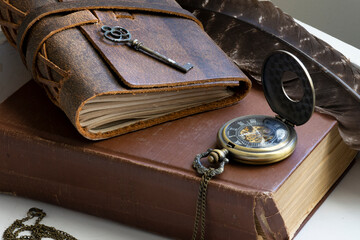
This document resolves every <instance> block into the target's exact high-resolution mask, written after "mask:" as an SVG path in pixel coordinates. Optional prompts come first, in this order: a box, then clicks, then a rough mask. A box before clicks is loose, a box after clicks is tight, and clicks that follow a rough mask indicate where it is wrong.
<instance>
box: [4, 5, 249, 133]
mask: <svg viewBox="0 0 360 240" xmlns="http://www.w3.org/2000/svg"><path fill="white" fill-rule="evenodd" d="M0 24H1V25H2V26H3V27H2V28H3V31H4V33H5V35H6V36H7V38H8V39H9V41H10V42H11V43H12V44H13V45H16V46H17V48H18V50H19V52H20V55H21V56H22V59H23V61H24V63H25V64H26V66H27V67H28V69H29V70H31V72H32V74H33V77H34V79H35V80H36V81H37V82H38V83H40V84H41V85H42V86H43V87H44V88H45V90H46V92H47V94H48V96H49V97H50V99H51V100H52V101H53V102H54V103H55V104H56V105H58V106H59V107H60V108H61V109H62V110H63V111H64V112H65V113H66V115H67V116H68V118H69V119H70V120H71V122H72V123H73V125H75V127H76V128H77V129H78V131H79V132H80V133H81V134H82V135H83V136H85V137H87V138H89V139H102V138H108V137H113V136H116V135H119V134H123V133H127V132H130V131H134V130H138V129H142V128H146V127H149V126H152V125H155V124H159V123H162V122H166V121H169V120H173V119H177V118H181V117H184V116H188V115H191V114H195V113H198V112H203V111H208V110H213V109H217V108H220V107H223V106H227V105H231V104H234V103H235V102H237V101H239V100H240V99H242V98H243V97H244V96H245V95H246V94H247V92H248V90H249V89H250V86H251V82H250V81H249V80H248V79H247V77H246V76H245V75H244V74H243V73H242V72H241V70H239V68H238V67H237V66H236V65H235V64H234V63H233V62H232V61H231V60H230V59H229V58H228V57H227V56H226V54H225V53H224V52H223V51H222V50H221V49H220V48H219V47H218V46H216V44H215V43H214V42H213V41H212V40H211V39H210V38H209V37H208V36H207V34H206V33H205V32H204V31H203V29H202V25H201V23H200V22H199V21H198V20H197V19H196V18H195V17H194V16H193V15H192V14H190V13H189V12H187V11H186V10H184V9H182V8H181V7H180V6H179V5H178V4H177V3H176V2H175V1H173V0H159V1H151V0H135V1H127V0H109V1H97V0H85V1H84V0H73V1H66V0H63V1H58V0H38V1H30V0H26V1H24V0H12V1H7V0H0ZM103 25H109V26H119V25H120V26H122V27H125V28H126V29H128V30H129V31H130V32H131V33H132V36H135V37H136V38H137V39H139V40H140V41H142V42H143V43H144V45H146V46H149V47H150V46H151V48H154V49H156V50H157V51H158V52H160V53H162V54H163V55H165V56H168V57H170V58H172V59H175V60H176V61H178V62H180V63H187V62H190V63H192V64H193V65H194V68H193V69H192V70H190V71H189V72H188V73H186V74H184V73H182V72H179V71H177V70H174V69H173V68H171V67H169V66H167V65H165V64H163V63H161V62H159V61H158V60H155V59H153V58H151V57H149V56H146V55H144V54H143V53H140V52H137V51H134V50H133V49H131V48H129V47H126V46H119V45H118V44H114V43H112V42H110V41H107V40H106V39H104V37H103V34H102V33H101V26H103ZM135 37H134V38H135ZM216 86H225V87H231V88H232V90H233V95H232V96H231V97H228V98H226V99H223V100H216V101H214V102H212V103H210V104H204V105H201V106H200V107H192V108H188V109H185V110H181V111H177V112H174V113H169V114H167V115H165V116H162V117H160V118H157V119H151V120H145V121H139V122H137V123H135V124H132V125H130V126H127V127H124V128H121V129H116V130H113V131H111V132H107V133H91V132H89V131H87V129H86V128H83V127H81V126H80V124H79V112H80V110H81V108H82V106H83V105H84V104H85V102H86V101H87V100H89V99H92V98H94V97H96V96H99V95H104V94H107V95H117V94H131V93H133V94H134V93H136V94H139V93H146V92H159V91H181V90H183V89H190V88H204V90H206V88H211V87H216Z"/></svg>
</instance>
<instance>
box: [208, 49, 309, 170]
mask: <svg viewBox="0 0 360 240" xmlns="http://www.w3.org/2000/svg"><path fill="white" fill-rule="evenodd" d="M289 73H294V74H296V76H297V77H296V78H298V81H299V82H300V86H299V87H298V88H297V89H296V91H297V92H303V94H302V97H301V98H300V99H298V98H297V99H296V100H294V99H293V98H292V97H289V95H288V94H287V91H286V90H285V87H284V81H283V79H284V77H286V76H285V75H289ZM262 85H263V89H264V94H265V97H266V100H267V102H268V104H269V106H270V107H271V109H272V110H273V112H274V113H276V114H277V116H276V117H270V116H263V115H250V116H243V117H239V118H235V119H233V120H230V121H229V122H227V123H226V124H225V125H224V126H222V127H221V128H220V130H219V133H218V144H219V146H221V147H223V148H224V149H226V150H227V151H228V153H229V156H230V158H231V159H232V160H236V161H239V162H243V163H247V164H268V163H274V162H278V161H281V160H283V159H285V158H287V157H288V156H290V155H291V154H292V153H293V151H294V150H295V146H296V142H297V135H296V131H295V129H294V126H299V125H302V124H304V123H306V122H307V121H308V120H309V118H310V117H311V115H312V113H313V112H314V106H315V93H314V86H313V83H312V80H311V77H310V75H309V73H308V71H307V70H306V68H305V66H304V65H303V64H302V63H301V62H300V60H298V59H297V58H296V57H295V56H294V55H292V54H291V53H288V52H285V51H277V52H275V53H274V54H272V55H271V56H269V57H268V58H267V59H266V60H265V62H264V65H263V69H262ZM224 151H225V150H224ZM225 152H226V151H225ZM210 160H211V158H210ZM214 160H215V159H214Z"/></svg>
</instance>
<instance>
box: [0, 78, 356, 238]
mask: <svg viewBox="0 0 360 240" xmlns="http://www.w3.org/2000/svg"><path fill="white" fill-rule="evenodd" d="M247 114H267V115H272V116H273V115H274V114H273V113H272V112H271V110H270V108H269V107H268V105H267V103H266V100H265V98H264V96H263V94H262V92H261V89H259V87H258V86H255V87H254V88H253V89H252V90H251V91H250V94H249V95H248V96H247V97H246V98H245V99H243V100H242V101H241V102H240V103H238V104H237V105H234V106H232V107H227V108H223V109H219V110H215V111H210V112H205V113H201V114H197V115H193V116H189V117H186V118H183V119H179V120H175V121H171V122H168V123H164V124H160V125H157V126H154V127H151V128H148V129H145V130H141V131H136V132H133V133H129V134H126V135H122V136H119V137H116V138H112V139H109V140H104V141H98V142H91V141H89V140H86V139H84V138H83V137H82V136H81V135H80V134H78V133H77V132H76V131H75V129H74V128H73V126H72V125H71V123H70V122H69V121H68V119H67V118H66V116H64V114H63V113H62V112H61V111H60V110H59V109H57V108H55V107H54V106H53V104H52V103H51V102H50V101H49V100H48V98H47V97H46V95H45V94H44V93H43V91H42V89H41V88H39V87H38V86H36V84H35V83H34V82H30V83H28V84H26V85H25V86H24V87H22V88H21V89H20V90H19V91H18V92H16V93H15V94H14V95H12V96H11V97H10V98H9V99H7V100H6V101H5V102H4V103H2V104H1V105H0V191H1V192H6V193H9V194H12V195H17V196H24V197H27V198H32V199H37V200H40V201H45V202H49V203H53V204H56V205H60V206H63V207H66V208H71V209H74V210H77V211H82V212H86V213H90V214H93V215H96V216H100V217H103V218H109V219H112V220H115V221H119V222H122V223H125V224H128V225H132V226H135V227H138V228H141V229H145V230H147V231H151V232H156V233H159V234H162V235H165V236H168V237H171V238H178V239H190V238H191V235H192V228H193V223H194V216H195V205H196V200H197V194H198V188H199V183H200V177H199V176H198V175H197V174H196V173H195V171H194V169H193V168H192V162H193V159H194V157H195V155H196V154H198V153H201V152H204V151H206V150H207V149H208V148H213V147H215V145H216V135H217V131H218V129H219V128H220V127H221V126H222V125H223V124H224V123H225V122H227V121H228V120H230V119H232V118H235V117H239V116H241V115H247ZM296 130H297V133H298V144H297V147H296V149H295V152H294V153H293V155H291V156H290V157H289V158H288V159H286V160H284V161H282V162H280V163H276V164H272V165H266V166H249V165H243V164H239V163H234V162H231V163H230V164H228V165H226V166H225V171H224V173H223V174H221V175H219V176H217V177H215V178H214V179H213V180H211V182H210V184H209V188H208V209H207V217H206V218H207V221H206V222H207V232H206V239H262V238H265V239H287V238H292V237H293V236H294V235H295V234H296V232H297V231H298V229H299V228H300V227H301V225H302V224H303V223H304V221H306V219H307V217H309V214H310V213H311V212H312V211H313V209H314V208H315V207H316V205H317V204H318V203H319V202H320V201H321V199H322V198H323V197H324V196H325V195H326V193H327V192H328V191H329V189H330V188H331V187H332V186H333V184H334V183H335V182H336V181H337V180H338V178H339V177H340V176H341V175H342V174H343V173H344V171H345V170H346V169H347V167H348V166H349V164H350V163H351V161H352V159H353V157H354V155H355V151H353V150H350V149H349V148H348V147H347V146H346V145H345V144H344V143H343V141H342V139H341V137H340V136H339V134H338V131H337V126H336V122H335V121H334V120H332V119H329V118H327V117H324V116H322V115H320V114H317V113H315V114H314V115H313V117H312V118H311V119H310V121H309V122H308V123H306V124H305V125H303V126H301V127H297V128H296Z"/></svg>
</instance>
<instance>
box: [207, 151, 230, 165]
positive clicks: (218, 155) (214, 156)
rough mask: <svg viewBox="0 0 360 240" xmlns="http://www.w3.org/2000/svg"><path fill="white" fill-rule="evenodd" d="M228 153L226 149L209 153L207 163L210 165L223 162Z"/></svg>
mask: <svg viewBox="0 0 360 240" xmlns="http://www.w3.org/2000/svg"><path fill="white" fill-rule="evenodd" d="M228 153H229V151H228V150H227V149H225V148H224V149H221V150H220V149H214V150H212V151H211V152H210V154H209V156H208V161H209V162H210V163H220V162H222V161H224V160H225V159H227V158H226V155H227V154H228ZM225 161H226V160H225Z"/></svg>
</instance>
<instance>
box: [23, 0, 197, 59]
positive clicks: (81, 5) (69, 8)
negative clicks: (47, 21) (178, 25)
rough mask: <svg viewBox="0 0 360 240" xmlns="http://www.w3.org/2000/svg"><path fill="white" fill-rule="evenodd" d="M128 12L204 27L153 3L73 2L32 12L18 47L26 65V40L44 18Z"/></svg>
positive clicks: (115, 0)
mask: <svg viewBox="0 0 360 240" xmlns="http://www.w3.org/2000/svg"><path fill="white" fill-rule="evenodd" d="M100 9H104V10H127V11H137V12H152V13H161V14H167V15H171V16H177V17H183V18H187V19H190V20H193V21H195V22H196V23H197V24H198V25H200V26H201V27H202V24H201V22H200V21H199V20H198V19H197V18H196V17H195V16H194V15H192V14H191V13H190V12H188V11H186V10H184V9H182V8H180V7H174V6H169V5H164V4H159V3H153V2H151V3H150V2H141V3H140V2H133V1H127V0H106V1H99V0H79V1H71V2H57V3H53V4H47V5H45V6H42V7H39V8H36V9H34V10H32V11H31V12H30V13H29V14H28V15H27V16H26V17H25V19H24V21H23V22H22V23H21V25H20V27H19V29H18V34H17V40H16V43H17V47H18V50H19V52H20V55H21V57H22V59H23V62H24V63H25V55H26V49H24V40H25V38H26V37H27V35H28V33H29V32H30V29H31V28H32V27H33V25H34V24H35V23H36V22H38V21H41V20H42V19H43V18H44V17H47V16H50V15H52V14H58V13H65V12H74V11H81V10H100Z"/></svg>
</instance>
